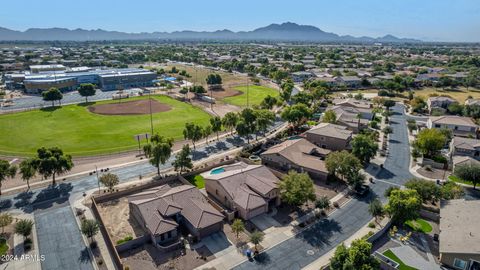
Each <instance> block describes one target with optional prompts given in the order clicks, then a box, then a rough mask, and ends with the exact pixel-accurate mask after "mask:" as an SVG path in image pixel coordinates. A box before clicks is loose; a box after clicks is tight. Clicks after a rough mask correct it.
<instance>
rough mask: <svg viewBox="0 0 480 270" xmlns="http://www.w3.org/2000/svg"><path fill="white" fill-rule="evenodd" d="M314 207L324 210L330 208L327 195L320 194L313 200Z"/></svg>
mask: <svg viewBox="0 0 480 270" xmlns="http://www.w3.org/2000/svg"><path fill="white" fill-rule="evenodd" d="M315 207H317V208H318V209H321V210H324V209H328V208H330V200H329V199H328V197H327V196H322V197H320V198H318V199H317V200H316V201H315Z"/></svg>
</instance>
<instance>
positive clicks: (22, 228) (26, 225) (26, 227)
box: [15, 219, 33, 239]
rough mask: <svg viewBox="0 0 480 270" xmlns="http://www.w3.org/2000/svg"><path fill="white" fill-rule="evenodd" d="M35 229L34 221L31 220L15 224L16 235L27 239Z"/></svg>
mask: <svg viewBox="0 0 480 270" xmlns="http://www.w3.org/2000/svg"><path fill="white" fill-rule="evenodd" d="M32 228H33V221H31V220H30V219H21V220H19V221H18V222H17V224H15V233H16V234H20V235H22V236H23V238H24V239H26V238H27V237H28V236H29V235H30V234H31V233H32Z"/></svg>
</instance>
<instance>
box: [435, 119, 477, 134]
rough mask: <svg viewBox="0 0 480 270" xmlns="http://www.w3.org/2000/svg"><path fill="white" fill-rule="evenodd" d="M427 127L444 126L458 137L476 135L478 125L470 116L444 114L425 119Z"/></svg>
mask: <svg viewBox="0 0 480 270" xmlns="http://www.w3.org/2000/svg"><path fill="white" fill-rule="evenodd" d="M427 127H428V128H439V129H440V128H446V129H449V130H451V131H452V133H453V135H454V136H458V137H471V138H476V137H477V131H478V125H477V124H475V122H473V120H472V119H471V118H470V117H463V116H455V115H444V116H436V117H435V116H430V117H429V118H428V120H427Z"/></svg>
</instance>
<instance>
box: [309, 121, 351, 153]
mask: <svg viewBox="0 0 480 270" xmlns="http://www.w3.org/2000/svg"><path fill="white" fill-rule="evenodd" d="M352 135H353V132H352V131H351V130H348V129H347V127H345V126H341V125H336V124H330V123H320V124H318V125H316V126H314V127H312V128H311V129H310V130H307V131H306V132H305V137H306V139H307V140H308V141H309V142H311V143H313V144H315V145H317V146H319V147H321V148H325V149H329V150H332V151H341V150H346V149H350V141H351V140H352Z"/></svg>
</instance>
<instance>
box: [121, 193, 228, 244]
mask: <svg viewBox="0 0 480 270" xmlns="http://www.w3.org/2000/svg"><path fill="white" fill-rule="evenodd" d="M128 202H129V206H130V213H131V214H132V216H133V217H134V218H135V220H136V221H137V222H138V223H139V224H140V225H141V227H142V228H143V229H144V230H145V231H147V232H148V233H149V234H150V236H151V238H152V242H153V243H155V245H156V246H161V245H162V244H164V243H167V242H171V241H173V240H176V239H177V237H178V232H179V226H184V227H185V228H186V229H187V230H188V231H189V233H190V234H191V235H192V236H195V237H196V238H197V239H201V238H203V237H205V236H208V235H210V234H212V233H214V232H217V231H220V230H222V228H223V218H224V216H223V215H222V214H221V213H220V212H219V211H218V210H216V209H215V208H213V206H212V205H210V203H209V202H208V201H207V199H206V198H205V197H204V196H203V194H202V193H201V192H200V191H199V190H198V189H197V188H196V187H194V186H190V185H181V186H177V187H170V186H169V185H163V186H159V187H155V188H151V189H148V190H146V191H143V192H140V193H136V194H133V195H130V196H129V197H128Z"/></svg>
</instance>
